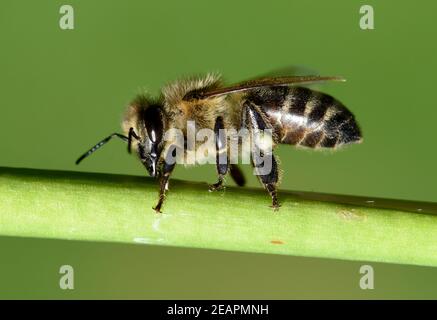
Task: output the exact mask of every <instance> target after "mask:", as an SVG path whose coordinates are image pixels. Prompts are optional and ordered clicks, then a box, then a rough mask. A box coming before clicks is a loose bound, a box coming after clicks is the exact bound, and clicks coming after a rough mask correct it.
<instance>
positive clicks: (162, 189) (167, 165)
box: [153, 147, 176, 213]
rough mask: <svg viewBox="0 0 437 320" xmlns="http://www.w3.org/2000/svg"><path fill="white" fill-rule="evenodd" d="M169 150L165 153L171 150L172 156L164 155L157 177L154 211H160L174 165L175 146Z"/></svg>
mask: <svg viewBox="0 0 437 320" xmlns="http://www.w3.org/2000/svg"><path fill="white" fill-rule="evenodd" d="M169 150H171V151H169V152H168V153H167V154H170V152H171V155H172V156H173V158H172V159H170V157H166V158H165V161H164V163H163V164H162V167H161V173H160V177H159V199H158V203H157V204H156V206H155V207H153V209H154V210H155V211H156V213H160V212H161V208H162V205H163V203H164V200H165V195H166V191H167V189H168V181H169V179H170V175H171V174H172V172H173V169H174V167H175V166H176V161H175V155H176V147H172V148H170V149H169Z"/></svg>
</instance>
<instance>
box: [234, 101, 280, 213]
mask: <svg viewBox="0 0 437 320" xmlns="http://www.w3.org/2000/svg"><path fill="white" fill-rule="evenodd" d="M242 112H243V114H242V117H241V121H242V125H243V126H244V127H245V128H246V129H249V133H250V138H251V140H252V150H251V151H252V152H251V161H252V166H253V167H254V169H255V173H256V175H257V176H258V179H259V180H260V182H261V183H262V184H263V186H264V188H265V189H266V190H267V192H268V193H269V195H270V197H271V198H272V205H271V207H272V208H273V209H274V210H275V211H276V210H278V209H279V207H280V204H279V201H278V197H277V188H276V185H277V183H278V178H279V170H278V163H277V161H276V158H275V156H274V155H273V151H272V150H271V149H268V150H266V149H264V148H263V146H260V145H257V144H256V143H255V142H256V136H255V134H256V132H259V131H261V130H266V129H272V128H271V126H270V125H269V124H268V122H267V121H266V120H265V119H264V118H263V116H262V111H261V110H259V108H257V106H256V105H254V104H253V103H251V102H248V101H247V102H245V103H244V105H243V110H242ZM271 147H272V148H273V145H272V146H271Z"/></svg>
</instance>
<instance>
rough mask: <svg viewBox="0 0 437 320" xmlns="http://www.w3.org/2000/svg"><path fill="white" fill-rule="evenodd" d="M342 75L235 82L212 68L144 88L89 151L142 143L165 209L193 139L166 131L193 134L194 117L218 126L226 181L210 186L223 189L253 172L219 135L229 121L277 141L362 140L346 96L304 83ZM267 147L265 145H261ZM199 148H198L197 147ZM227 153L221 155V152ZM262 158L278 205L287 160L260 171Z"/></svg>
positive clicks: (139, 149) (265, 181) (319, 144)
mask: <svg viewBox="0 0 437 320" xmlns="http://www.w3.org/2000/svg"><path fill="white" fill-rule="evenodd" d="M343 80H344V79H343V78H340V77H322V76H286V77H265V78H258V79H255V80H249V81H245V82H242V83H238V84H235V85H231V86H224V85H223V82H222V80H221V76H220V75H218V74H207V75H206V76H204V77H192V78H187V79H183V80H178V81H175V82H173V83H170V84H168V85H166V86H165V87H164V88H163V89H162V91H161V95H160V97H159V98H155V99H153V98H150V97H148V96H146V95H139V96H137V97H136V99H135V100H133V102H132V103H131V104H130V105H129V106H128V108H127V111H126V113H125V116H124V120H123V122H122V128H123V131H124V133H123V134H119V133H114V134H112V135H110V136H108V137H106V138H105V139H103V140H102V141H100V142H99V143H97V144H96V145H95V146H94V147H92V148H91V149H90V150H88V151H87V152H86V153H84V154H83V155H82V156H81V157H80V158H79V159H78V160H77V161H76V164H79V163H80V162H81V161H82V160H83V159H84V158H86V157H87V156H89V155H90V154H92V153H93V152H94V151H96V150H97V149H99V148H100V147H101V146H103V145H104V144H105V143H107V142H108V141H109V140H110V139H111V138H112V137H118V138H121V139H122V140H124V141H126V142H127V144H128V151H129V152H131V149H134V150H135V152H136V153H137V155H138V157H139V159H140V161H141V162H142V163H143V165H144V166H145V168H146V169H147V171H148V173H149V175H150V176H151V177H156V178H158V179H159V198H158V202H157V204H156V206H154V207H153V209H154V210H155V211H156V212H161V209H162V206H163V203H164V199H165V197H166V192H167V189H168V181H169V178H170V175H171V174H172V171H173V169H174V167H175V165H176V162H174V161H168V160H167V159H169V157H170V156H173V157H174V156H175V153H176V151H177V150H182V153H183V154H184V156H188V154H189V153H190V148H189V147H188V146H187V144H186V143H184V145H180V144H179V145H178V144H176V143H174V142H172V141H171V140H167V139H164V135H165V132H167V131H168V130H170V129H178V130H180V131H181V132H183V134H184V135H185V137H186V135H187V131H188V128H187V121H194V123H195V124H196V128H195V130H196V131H198V130H200V129H203V128H209V129H212V130H214V134H215V151H216V155H215V156H216V168H217V175H218V181H217V182H216V183H215V184H212V185H210V191H214V190H219V189H221V188H222V187H223V185H224V178H225V176H226V174H227V173H228V172H229V173H230V175H231V177H232V178H233V179H234V180H235V182H236V183H237V185H240V186H242V185H244V183H245V179H244V176H243V175H242V173H241V171H240V169H239V168H238V167H237V166H236V165H235V164H230V162H229V157H228V156H227V154H228V151H229V145H228V144H229V143H228V139H227V138H226V136H225V137H223V135H219V131H220V130H222V129H227V128H235V129H237V130H238V129H240V128H245V129H247V130H248V132H249V133H250V134H251V133H253V132H255V131H256V130H267V129H270V130H271V131H272V132H273V135H272V139H273V147H275V146H276V145H277V144H290V145H295V146H303V147H308V148H314V149H316V148H338V147H340V146H343V145H346V144H350V143H359V142H361V141H362V136H361V131H360V128H359V126H358V124H357V122H356V120H355V117H354V115H353V114H352V113H351V112H350V111H349V110H348V109H347V108H346V107H345V106H344V105H343V104H342V103H341V102H339V101H338V100H336V99H335V98H333V97H332V96H330V95H328V94H324V93H321V92H318V91H315V90H312V89H309V88H306V87H302V86H299V85H307V84H311V83H317V82H324V81H343ZM259 149H260V151H261V154H262V152H263V151H264V150H263V147H262V146H259ZM191 151H192V150H191ZM223 157H224V159H225V161H219V158H220V159H223ZM261 162H262V161H261V159H260V158H259V156H256V155H254V156H251V163H252V166H253V167H254V171H255V173H256V174H257V176H258V178H259V180H260V182H261V184H262V185H263V186H264V188H265V189H266V191H267V192H268V194H269V195H270V198H271V203H272V205H271V207H272V208H274V209H278V208H279V206H280V204H279V202H278V197H277V185H278V182H279V166H278V162H277V159H276V158H275V156H274V155H273V154H271V170H270V171H269V172H267V173H260V172H259V170H258V169H259V168H260V163H261Z"/></svg>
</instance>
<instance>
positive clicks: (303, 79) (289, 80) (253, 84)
mask: <svg viewBox="0 0 437 320" xmlns="http://www.w3.org/2000/svg"><path fill="white" fill-rule="evenodd" d="M326 81H345V79H344V78H342V77H322V76H289V77H268V78H259V79H255V80H249V81H245V82H241V83H238V84H235V85H231V86H228V87H224V88H218V89H214V90H210V91H206V92H202V93H201V94H200V95H201V98H203V99H205V98H211V97H217V96H222V95H227V94H231V93H236V92H244V91H248V90H252V89H258V88H262V87H283V86H293V85H304V84H311V83H320V82H326Z"/></svg>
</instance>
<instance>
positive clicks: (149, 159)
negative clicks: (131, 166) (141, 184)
mask: <svg viewBox="0 0 437 320" xmlns="http://www.w3.org/2000/svg"><path fill="white" fill-rule="evenodd" d="M123 127H124V130H125V132H127V136H128V150H129V152H130V150H131V147H133V148H134V149H135V150H136V151H137V153H138V156H139V158H140V160H141V162H142V164H143V165H144V166H145V167H146V169H147V171H148V173H149V175H150V176H151V177H157V176H159V159H160V156H161V153H162V149H163V147H164V143H163V142H164V139H163V137H164V127H165V117H164V110H163V108H162V104H161V103H159V102H155V101H153V100H151V99H149V98H147V97H145V96H139V97H137V99H136V100H135V101H134V102H133V103H132V104H131V105H130V106H129V108H128V111H127V114H126V117H125V120H124V122H123Z"/></svg>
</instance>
